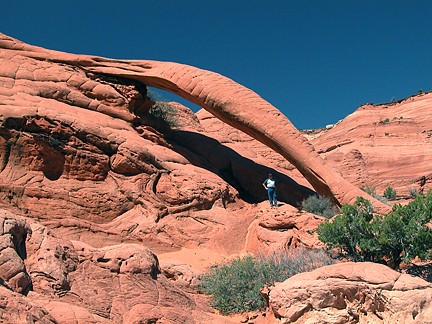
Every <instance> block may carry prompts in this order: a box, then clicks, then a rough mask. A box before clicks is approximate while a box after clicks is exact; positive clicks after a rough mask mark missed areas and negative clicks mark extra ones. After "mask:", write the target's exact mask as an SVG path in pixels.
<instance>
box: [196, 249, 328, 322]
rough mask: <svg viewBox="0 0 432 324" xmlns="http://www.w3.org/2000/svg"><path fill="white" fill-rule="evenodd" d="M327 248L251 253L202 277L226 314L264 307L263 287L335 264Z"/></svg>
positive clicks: (216, 267) (228, 262) (216, 303)
mask: <svg viewBox="0 0 432 324" xmlns="http://www.w3.org/2000/svg"><path fill="white" fill-rule="evenodd" d="M332 263H333V260H332V259H331V258H330V257H329V256H328V255H327V253H325V252H324V251H323V250H306V249H304V248H296V249H288V250H283V251H278V252H274V253H271V254H268V255H261V256H259V257H254V256H252V255H247V256H244V257H238V258H236V259H233V260H231V261H227V262H225V263H222V264H219V265H216V266H213V267H212V268H211V269H210V271H209V273H208V274H206V275H205V276H204V277H203V278H202V280H201V284H202V289H203V291H204V292H205V293H206V294H209V295H211V298H212V301H211V303H212V306H213V307H214V308H216V309H218V310H219V311H221V312H222V313H223V314H231V313H242V312H245V311H252V310H257V309H260V308H262V307H264V299H263V297H262V296H261V293H260V288H262V287H264V286H265V285H271V284H274V283H275V282H281V281H284V280H286V279H288V278H289V277H291V276H293V275H295V274H297V273H300V272H305V271H311V270H313V269H316V268H318V267H321V266H324V265H328V264H332Z"/></svg>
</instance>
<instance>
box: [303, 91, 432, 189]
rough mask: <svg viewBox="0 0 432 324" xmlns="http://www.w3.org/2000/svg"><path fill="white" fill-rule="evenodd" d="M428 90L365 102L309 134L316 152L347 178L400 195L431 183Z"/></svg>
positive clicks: (431, 97) (431, 120)
mask: <svg viewBox="0 0 432 324" xmlns="http://www.w3.org/2000/svg"><path fill="white" fill-rule="evenodd" d="M431 107H432V93H431V92H428V93H422V94H417V95H414V96H411V97H409V98H406V99H403V100H400V101H398V102H395V103H388V104H379V105H373V104H365V105H363V106H361V107H360V108H358V109H357V110H356V111H355V112H353V113H352V114H350V115H349V116H347V117H346V118H344V119H343V120H342V121H341V122H340V123H338V124H337V125H335V127H333V128H332V129H330V130H328V131H325V132H323V134H322V135H321V136H319V137H317V138H315V139H312V140H311V143H312V144H313V145H314V147H315V148H316V150H317V152H318V153H319V154H320V155H321V156H322V157H323V158H324V159H325V160H326V162H327V163H328V164H330V165H332V166H333V167H334V168H335V169H336V170H338V171H339V172H341V173H342V174H343V176H344V177H345V178H346V179H348V180H349V181H350V182H352V183H354V184H356V185H357V186H359V187H366V186H369V187H374V188H376V193H377V194H379V195H382V193H383V191H384V190H385V189H386V188H387V187H388V186H391V187H392V188H394V189H395V190H396V192H397V194H398V196H400V197H410V195H411V193H410V191H414V192H421V191H424V192H427V191H428V190H429V189H430V188H431V180H432V177H431V173H430V164H429V161H430V160H431V157H432V145H431V144H432V138H431V134H432V116H431V114H430V112H431Z"/></svg>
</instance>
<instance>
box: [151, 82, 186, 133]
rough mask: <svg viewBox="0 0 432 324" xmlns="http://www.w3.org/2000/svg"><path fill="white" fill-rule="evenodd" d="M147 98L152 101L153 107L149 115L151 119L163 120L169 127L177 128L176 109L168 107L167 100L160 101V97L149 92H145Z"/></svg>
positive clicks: (155, 93) (153, 92)
mask: <svg viewBox="0 0 432 324" xmlns="http://www.w3.org/2000/svg"><path fill="white" fill-rule="evenodd" d="M147 95H148V97H149V98H150V99H151V100H152V101H154V102H155V103H154V105H153V106H152V107H151V108H150V110H149V114H150V115H152V116H153V117H157V118H160V119H162V120H164V121H165V122H166V123H167V124H168V125H170V126H171V127H178V126H179V122H178V117H177V115H178V111H177V108H176V107H174V106H172V105H170V104H169V103H168V101H167V100H165V99H161V97H160V95H159V94H158V93H157V92H155V91H153V90H151V89H148V90H147Z"/></svg>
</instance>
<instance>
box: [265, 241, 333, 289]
mask: <svg viewBox="0 0 432 324" xmlns="http://www.w3.org/2000/svg"><path fill="white" fill-rule="evenodd" d="M258 262H259V265H260V271H261V277H262V279H263V282H264V284H266V285H269V284H274V283H275V282H282V281H284V280H286V279H288V278H289V277H291V276H293V275H295V274H297V273H301V272H307V271H311V270H314V269H317V268H319V267H323V266H325V265H329V264H333V263H334V260H333V259H331V258H330V257H329V255H328V254H327V253H326V252H325V251H323V250H310V249H309V250H308V249H305V248H301V247H299V248H291V249H288V250H282V251H276V252H271V253H268V254H261V255H260V256H259V258H258Z"/></svg>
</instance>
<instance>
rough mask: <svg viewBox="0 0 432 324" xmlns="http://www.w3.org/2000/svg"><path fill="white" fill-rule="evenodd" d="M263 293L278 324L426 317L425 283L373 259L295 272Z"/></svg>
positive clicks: (430, 301)
mask: <svg viewBox="0 0 432 324" xmlns="http://www.w3.org/2000/svg"><path fill="white" fill-rule="evenodd" d="M266 294H267V295H266V298H267V299H268V301H269V306H270V308H269V316H270V317H272V318H273V319H276V318H277V319H278V320H279V321H280V322H283V323H294V322H295V323H299V324H303V323H407V324H408V323H429V322H430V320H431V318H432V285H431V284H430V283H428V282H426V281H424V280H422V279H420V278H415V277H411V276H410V275H407V274H401V273H399V272H396V271H394V270H391V269H390V268H388V267H386V266H384V265H380V264H376V263H369V262H362V263H340V264H335V265H331V266H326V267H322V268H319V269H316V270H314V271H311V272H306V273H300V274H297V275H295V276H293V277H291V278H289V279H288V280H286V281H284V282H282V283H279V284H276V286H275V287H274V288H270V292H267V293H266ZM269 322H270V323H271V322H272V321H271V320H270V321H269Z"/></svg>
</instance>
